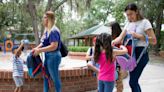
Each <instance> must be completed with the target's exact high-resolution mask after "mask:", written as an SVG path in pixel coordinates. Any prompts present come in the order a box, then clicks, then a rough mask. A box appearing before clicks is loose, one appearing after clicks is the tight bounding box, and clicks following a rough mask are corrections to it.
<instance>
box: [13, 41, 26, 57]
mask: <svg viewBox="0 0 164 92" xmlns="http://www.w3.org/2000/svg"><path fill="white" fill-rule="evenodd" d="M23 45H24V44H23V43H21V44H20V46H19V48H18V49H17V50H16V52H15V56H18V52H19V51H22V47H23Z"/></svg>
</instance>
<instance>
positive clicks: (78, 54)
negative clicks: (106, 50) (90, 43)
mask: <svg viewBox="0 0 164 92" xmlns="http://www.w3.org/2000/svg"><path fill="white" fill-rule="evenodd" d="M68 56H69V58H71V59H80V60H86V59H85V56H86V52H69V54H68Z"/></svg>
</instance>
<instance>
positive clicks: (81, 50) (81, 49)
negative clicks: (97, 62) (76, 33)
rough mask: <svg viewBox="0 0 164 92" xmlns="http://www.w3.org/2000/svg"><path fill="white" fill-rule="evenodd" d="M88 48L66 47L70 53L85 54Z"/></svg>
mask: <svg viewBox="0 0 164 92" xmlns="http://www.w3.org/2000/svg"><path fill="white" fill-rule="evenodd" d="M88 48H89V47H86V46H85V47H84V46H70V47H68V50H69V51H72V52H87V50H88Z"/></svg>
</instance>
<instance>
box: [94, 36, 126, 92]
mask: <svg viewBox="0 0 164 92" xmlns="http://www.w3.org/2000/svg"><path fill="white" fill-rule="evenodd" d="M111 41H112V37H111V35H109V34H107V33H102V34H100V35H99V36H97V37H96V44H95V52H94V61H95V62H96V63H98V64H99V65H100V70H99V74H98V81H99V82H98V83H99V84H98V85H99V92H112V91H113V88H114V81H115V71H116V67H115V62H114V61H115V60H114V57H115V56H116V55H122V54H125V53H127V49H126V47H124V46H122V45H121V46H120V48H121V49H119V50H116V49H114V50H113V48H112V46H111Z"/></svg>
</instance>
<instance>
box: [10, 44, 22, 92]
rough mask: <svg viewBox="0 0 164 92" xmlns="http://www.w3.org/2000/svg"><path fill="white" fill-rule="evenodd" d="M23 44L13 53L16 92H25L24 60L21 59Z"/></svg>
mask: <svg viewBox="0 0 164 92" xmlns="http://www.w3.org/2000/svg"><path fill="white" fill-rule="evenodd" d="M23 49H24V47H23V43H21V45H20V46H19V47H18V46H14V47H13V48H12V53H13V59H12V62H13V79H14V82H15V84H16V88H15V90H14V92H23V75H24V73H23V60H22V59H21V58H20V55H21V52H22V51H23Z"/></svg>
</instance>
